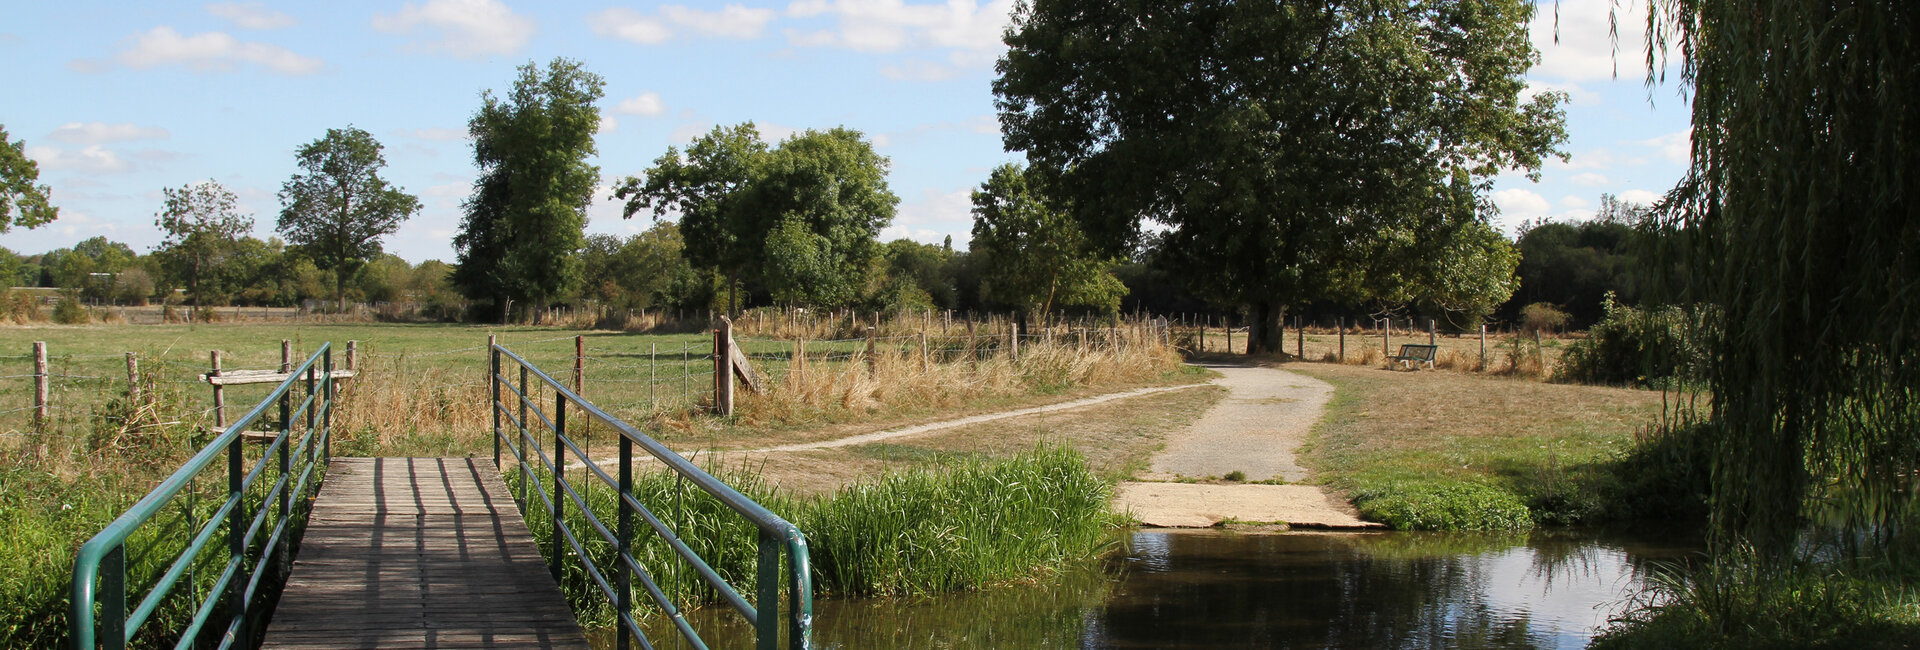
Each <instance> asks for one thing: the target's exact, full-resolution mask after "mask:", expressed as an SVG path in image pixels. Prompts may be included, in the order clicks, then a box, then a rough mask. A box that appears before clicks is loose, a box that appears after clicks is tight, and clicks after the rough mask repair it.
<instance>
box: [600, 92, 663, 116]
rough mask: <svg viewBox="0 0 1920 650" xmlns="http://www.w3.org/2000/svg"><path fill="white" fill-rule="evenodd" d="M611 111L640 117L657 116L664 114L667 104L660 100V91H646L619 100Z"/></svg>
mask: <svg viewBox="0 0 1920 650" xmlns="http://www.w3.org/2000/svg"><path fill="white" fill-rule="evenodd" d="M613 112H615V113H621V114H625V115H639V116H642V117H659V116H661V115H664V114H666V112H667V104H666V102H663V101H660V93H656V92H652V91H648V92H644V93H640V94H638V95H635V96H632V97H628V98H626V99H623V100H620V103H619V104H618V105H615V106H614V107H613Z"/></svg>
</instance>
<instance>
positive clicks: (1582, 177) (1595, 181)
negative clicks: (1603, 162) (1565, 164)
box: [1567, 172, 1611, 187]
mask: <svg viewBox="0 0 1920 650" xmlns="http://www.w3.org/2000/svg"><path fill="white" fill-rule="evenodd" d="M1567 180H1568V181H1570V182H1572V183H1573V184H1574V185H1579V186H1582V187H1599V186H1602V185H1606V184H1607V183H1609V182H1611V181H1608V180H1607V177H1606V176H1603V175H1600V174H1597V173H1594V172H1580V173H1578V174H1574V175H1573V176H1571V177H1569V178H1567Z"/></svg>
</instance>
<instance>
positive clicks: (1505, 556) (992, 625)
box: [655, 529, 1703, 650]
mask: <svg viewBox="0 0 1920 650" xmlns="http://www.w3.org/2000/svg"><path fill="white" fill-rule="evenodd" d="M1119 543H1120V545H1121V548H1119V549H1117V550H1116V552H1115V553H1114V554H1113V556H1112V557H1111V558H1110V559H1109V560H1107V561H1105V562H1104V563H1102V564H1101V565H1099V566H1089V567H1085V568H1083V569H1080V570H1076V571H1073V572H1070V573H1068V574H1067V575H1064V576H1061V577H1060V578H1059V579H1056V580H1047V581H1044V582H1045V584H1040V585H1016V586H1008V587H1000V588H995V589H990V590H985V591H980V592H973V593H963V594H956V595H948V596H941V597H937V598H926V599H904V600H903V599H890V600H864V599H832V598H823V599H820V600H819V601H818V602H817V603H816V606H815V615H816V618H815V620H816V627H815V641H816V643H815V645H816V647H820V648H842V649H848V650H853V649H866V648H900V649H920V648H925V649H929V650H931V649H935V648H940V649H946V648H1088V649H1093V648H1166V649H1175V648H1540V649H1549V648H1552V649H1558V648H1581V647H1585V646H1586V645H1587V643H1588V641H1589V640H1591V638H1592V637H1593V635H1594V634H1595V633H1596V632H1597V631H1598V630H1600V629H1602V628H1603V627H1604V626H1605V625H1606V623H1607V620H1608V618H1609V617H1610V616H1613V615H1615V614H1617V613H1618V612H1620V611H1621V610H1622V608H1623V607H1625V606H1626V605H1627V603H1628V599H1629V598H1630V597H1632V596H1634V595H1635V594H1636V593H1639V590H1640V587H1641V585H1642V584H1644V580H1645V579H1646V576H1647V575H1648V571H1649V569H1650V568H1651V567H1652V566H1653V565H1654V563H1657V562H1666V563H1673V562H1683V561H1686V560H1688V559H1689V558H1694V557H1697V556H1698V553H1699V552H1700V550H1701V549H1702V548H1703V544H1702V542H1701V541H1700V540H1699V538H1698V537H1697V536H1695V535H1689V534H1684V533H1674V532H1672V531H1642V532H1636V533H1627V532H1596V531H1561V530H1555V531H1541V532H1535V533H1531V534H1468V533H1324V532H1297V531H1296V532H1284V533H1236V532H1230V531H1226V532H1223V531H1215V530H1208V531H1177V530H1163V529H1148V530H1134V531H1128V532H1127V533H1125V534H1123V535H1122V538H1121V540H1120V541H1119ZM726 614H728V613H727V612H725V611H723V610H721V609H719V608H707V609H705V610H702V612H701V613H698V614H696V615H695V618H696V619H697V620H696V622H695V625H696V627H697V628H699V629H701V630H702V633H703V634H705V635H707V636H708V639H709V644H710V645H711V646H712V647H715V648H731V647H747V646H748V645H750V644H749V643H748V642H747V641H746V639H747V637H745V636H742V635H743V634H744V633H745V632H746V627H745V625H743V624H737V623H733V622H731V621H729V620H726V619H732V618H737V617H735V616H728V615H726ZM715 617H718V618H720V619H721V620H714V618H715ZM661 631H662V632H664V631H665V630H661ZM655 638H656V639H659V640H660V642H661V643H660V644H659V647H662V648H672V647H676V646H675V645H674V642H673V641H672V640H670V639H669V638H666V637H655Z"/></svg>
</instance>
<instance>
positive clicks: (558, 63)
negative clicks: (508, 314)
mask: <svg viewBox="0 0 1920 650" xmlns="http://www.w3.org/2000/svg"><path fill="white" fill-rule="evenodd" d="M605 85H606V81H605V80H603V79H601V77H600V75H597V74H594V73H592V72H588V71H587V69H586V67H585V66H584V65H581V64H580V63H579V62H576V61H570V60H567V59H554V60H553V61H552V62H550V63H548V64H547V67H546V70H545V71H544V73H543V72H542V70H541V69H540V68H539V67H538V66H535V65H534V64H532V63H528V64H525V65H522V66H520V67H519V76H518V78H516V79H515V80H514V82H513V91H512V92H510V93H508V94H507V96H506V97H505V98H504V99H503V98H500V97H495V96H494V95H493V93H492V92H491V91H488V92H485V93H483V94H481V106H480V110H479V112H476V113H474V115H473V119H472V120H470V121H468V123H467V131H468V133H469V134H470V135H472V136H473V159H474V163H475V164H477V165H479V166H480V179H479V180H477V181H475V182H474V187H473V196H472V197H470V198H468V199H467V202H466V205H465V207H466V211H467V214H466V217H465V218H464V219H463V220H462V222H461V228H460V234H459V235H456V236H455V237H454V239H453V245H454V249H455V251H456V253H457V255H458V256H459V263H458V264H457V265H456V266H455V267H454V271H453V275H452V280H453V282H454V284H455V285H457V286H459V287H460V291H461V292H462V293H464V294H465V295H466V296H467V297H468V298H472V299H475V300H483V301H490V302H491V303H492V304H493V305H494V308H495V309H497V310H500V313H501V314H503V315H504V313H505V310H506V309H507V307H508V304H509V303H511V302H528V303H532V307H534V313H535V314H536V318H537V317H538V316H537V314H539V313H540V312H541V311H544V309H545V306H546V303H547V302H548V301H550V300H552V299H554V298H556V297H558V296H561V295H564V294H566V293H568V292H569V291H572V290H573V288H574V287H575V286H576V285H578V284H579V283H580V270H581V260H580V255H579V252H580V249H581V248H582V247H583V246H584V245H585V234H584V232H585V228H586V224H587V204H588V203H589V202H591V201H592V200H593V190H594V187H595V186H596V185H597V184H598V183H599V182H600V168H599V167H596V166H593V165H590V164H587V158H589V157H591V156H593V155H594V153H595V149H594V144H593V136H594V134H595V133H596V132H597V131H598V130H599V128H600V109H599V108H597V107H595V106H594V102H597V101H599V100H600V97H601V96H602V93H603V90H602V88H603V87H604V86H605Z"/></svg>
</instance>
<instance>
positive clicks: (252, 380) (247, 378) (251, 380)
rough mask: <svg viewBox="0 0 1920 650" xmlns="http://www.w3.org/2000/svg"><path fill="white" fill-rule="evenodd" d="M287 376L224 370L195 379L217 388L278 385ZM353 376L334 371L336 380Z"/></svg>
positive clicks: (254, 371) (273, 373)
mask: <svg viewBox="0 0 1920 650" xmlns="http://www.w3.org/2000/svg"><path fill="white" fill-rule="evenodd" d="M287 374H288V373H284V372H280V371H278V370H223V371H221V372H220V374H217V375H198V376H195V377H194V379H195V380H197V381H204V382H207V383H209V384H213V385H215V386H240V385H245V384H278V383H280V382H283V381H286V380H287ZM323 374H326V373H320V372H316V373H314V375H313V376H314V377H319V376H320V375H323ZM353 375H354V372H353V371H352V370H335V371H333V378H334V379H352V378H353ZM301 376H302V377H305V376H306V375H305V374H304V373H303V374H301Z"/></svg>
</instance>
